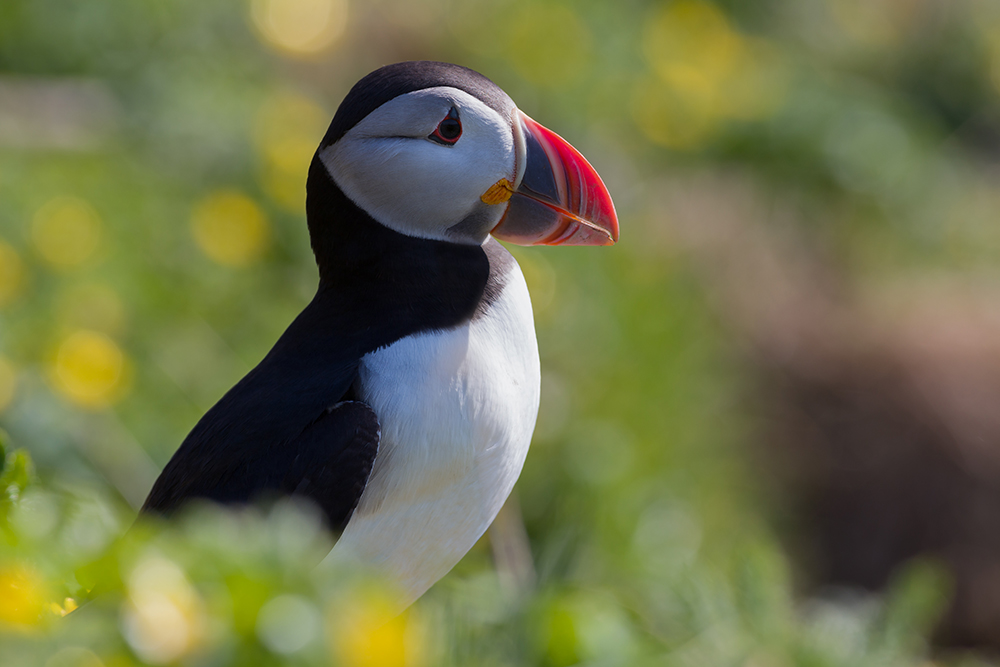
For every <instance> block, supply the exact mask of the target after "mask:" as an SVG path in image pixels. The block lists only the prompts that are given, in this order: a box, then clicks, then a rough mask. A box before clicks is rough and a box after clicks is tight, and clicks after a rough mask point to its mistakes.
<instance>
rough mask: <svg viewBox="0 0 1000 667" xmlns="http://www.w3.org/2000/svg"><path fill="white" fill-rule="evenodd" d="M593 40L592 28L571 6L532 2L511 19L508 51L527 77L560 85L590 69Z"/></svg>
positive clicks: (571, 80) (546, 84)
mask: <svg viewBox="0 0 1000 667" xmlns="http://www.w3.org/2000/svg"><path fill="white" fill-rule="evenodd" d="M591 41H592V40H591V35H590V30H589V29H588V28H587V26H586V24H584V22H583V20H582V19H581V18H580V17H579V16H578V15H577V13H576V12H574V11H573V10H572V9H571V8H570V7H568V6H565V5H533V6H531V7H525V8H524V9H523V10H522V11H521V12H520V13H519V14H518V15H517V17H516V18H515V19H514V20H513V21H512V23H511V33H510V37H509V47H508V48H507V49H506V53H507V55H508V56H509V57H510V59H511V60H512V62H513V65H514V68H515V69H516V70H517V71H518V73H519V74H520V75H521V76H523V77H524V78H525V79H527V80H528V81H530V82H532V83H534V84H536V85H539V86H548V87H557V86H563V85H566V84H571V83H574V82H576V81H578V80H580V79H581V78H582V77H583V76H584V75H585V74H586V73H587V71H588V69H589V66H590V61H591Z"/></svg>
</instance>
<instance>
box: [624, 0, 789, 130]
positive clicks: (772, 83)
mask: <svg viewBox="0 0 1000 667" xmlns="http://www.w3.org/2000/svg"><path fill="white" fill-rule="evenodd" d="M642 47H643V54H644V55H645V57H646V61H647V63H648V64H649V67H650V69H651V70H652V72H653V73H654V75H655V76H653V77H644V78H642V79H640V80H639V81H638V82H637V84H636V86H635V88H634V90H633V95H632V116H633V118H634V120H635V122H636V125H638V127H639V129H640V130H642V132H643V133H644V134H645V135H646V136H647V137H648V138H649V139H650V140H651V141H653V142H654V143H656V144H659V145H661V146H665V147H668V148H673V149H678V150H690V149H694V148H697V147H699V146H701V145H703V144H704V143H706V142H707V141H708V140H709V139H711V137H712V136H713V135H714V134H715V132H716V131H717V130H718V128H720V127H721V126H722V125H723V124H724V123H725V122H726V121H728V120H756V119H759V118H765V117H767V116H769V115H771V114H772V113H774V111H775V110H776V109H777V108H778V107H779V106H780V105H781V103H782V102H783V101H784V98H785V85H784V82H785V78H786V77H785V74H784V70H785V68H784V64H783V62H782V60H781V58H780V54H779V53H778V52H777V49H775V48H774V47H772V46H771V45H770V43H769V42H767V41H765V40H763V39H752V38H747V37H745V36H743V35H742V34H740V33H739V32H738V31H736V30H735V29H734V28H733V27H732V26H731V25H730V23H729V20H728V19H727V18H726V16H725V14H723V13H722V12H721V11H720V10H719V9H718V8H717V7H715V6H714V5H712V4H709V3H707V2H699V1H697V0H682V1H681V2H677V3H673V4H670V5H667V6H665V7H663V8H660V9H658V10H656V11H655V12H654V13H653V14H652V15H651V17H650V20H649V21H648V22H647V24H646V27H645V29H644V31H643V40H642Z"/></svg>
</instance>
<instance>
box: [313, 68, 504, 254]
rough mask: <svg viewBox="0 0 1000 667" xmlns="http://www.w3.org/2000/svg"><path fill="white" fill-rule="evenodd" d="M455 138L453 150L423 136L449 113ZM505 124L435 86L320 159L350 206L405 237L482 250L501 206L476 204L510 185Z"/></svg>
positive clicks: (374, 115)
mask: <svg viewBox="0 0 1000 667" xmlns="http://www.w3.org/2000/svg"><path fill="white" fill-rule="evenodd" d="M453 107H454V108H455V109H456V110H457V111H458V116H459V120H460V121H461V124H462V134H461V137H459V139H458V141H456V142H455V143H454V144H452V145H443V144H440V143H437V142H435V141H433V140H431V139H429V138H428V137H429V136H430V135H431V134H432V133H433V132H434V130H435V129H436V128H437V127H438V124H439V123H441V121H442V120H444V119H445V117H447V116H448V113H449V111H450V110H451V109H452V108H453ZM514 142H515V138H514V132H513V130H512V119H511V118H504V117H503V116H501V114H499V113H497V111H495V110H494V109H492V108H490V107H488V106H486V105H485V104H484V103H483V102H481V101H480V100H478V99H476V98H475V97H473V96H472V95H469V94H468V93H466V92H464V91H462V90H458V89H457V88H451V87H448V86H440V87H435V88H425V89H423V90H418V91H415V92H412V93H407V94H405V95H400V96H399V97H396V98H394V99H392V100H390V101H388V102H386V103H385V104H383V105H382V106H380V107H378V108H377V109H375V111H373V112H371V113H370V114H368V115H367V116H366V117H365V118H364V119H362V120H361V122H359V123H358V124H357V125H355V126H354V127H353V128H351V129H350V130H349V131H348V132H347V133H346V134H345V135H344V136H343V137H341V138H340V140H338V141H337V142H336V143H334V144H333V145H331V146H329V147H327V148H326V149H324V150H323V151H322V152H321V153H320V156H319V157H320V159H321V160H322V162H323V164H324V165H325V166H326V168H327V170H328V171H329V172H330V175H331V176H332V177H333V180H334V181H335V182H336V183H337V185H338V186H340V189H341V190H343V192H344V194H345V195H347V196H348V197H349V198H350V199H351V201H353V202H354V203H355V204H357V205H358V206H359V207H361V208H362V209H363V210H364V211H366V212H367V213H368V214H369V215H371V216H372V217H373V218H374V219H375V220H377V221H378V222H380V223H381V224H383V225H385V226H386V227H389V228H390V229H393V230H395V231H397V232H400V233H402V234H406V235H408V236H416V237H420V238H428V239H436V240H441V241H452V242H459V243H474V244H481V243H483V241H485V240H486V236H487V234H488V233H489V232H490V230H491V229H493V227H495V226H496V225H497V224H498V223H499V222H500V219H501V218H502V217H503V214H504V212H505V211H506V209H507V204H506V203H505V202H504V203H500V204H493V205H488V204H484V203H483V202H482V200H481V199H480V197H481V196H482V195H483V194H484V193H485V192H486V191H487V190H488V189H489V188H490V187H491V186H492V185H494V184H495V183H496V182H497V181H499V180H500V179H503V178H506V179H507V180H508V181H510V182H511V183H514V182H515V180H516V171H517V165H516V156H515V153H516V151H515V149H514Z"/></svg>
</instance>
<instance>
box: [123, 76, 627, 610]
mask: <svg viewBox="0 0 1000 667" xmlns="http://www.w3.org/2000/svg"><path fill="white" fill-rule="evenodd" d="M307 195H308V196H307V203H306V212H307V220H308V224H309V231H310V238H311V242H312V247H313V251H314V253H315V255H316V259H317V264H318V265H319V272H320V285H319V289H318V291H317V293H316V296H315V297H314V298H313V300H312V302H311V303H310V304H309V305H308V306H307V307H306V308H305V310H303V312H302V313H301V314H300V315H299V316H298V317H297V318H296V319H295V321H294V322H292V324H291V325H290V326H289V328H288V329H287V330H286V331H285V333H284V334H283V335H282V336H281V338H280V339H279V340H278V341H277V343H276V344H275V346H274V348H272V350H271V351H270V352H269V353H268V355H267V356H266V357H265V358H264V360H263V361H261V363H260V364H259V365H258V366H257V367H256V368H254V369H253V370H252V371H251V372H250V373H249V374H248V375H247V376H246V377H245V378H243V379H242V380H241V381H240V382H239V383H238V384H237V385H236V386H235V387H233V389H231V390H230V391H229V392H228V393H227V394H226V395H225V396H223V398H222V399H221V400H220V401H219V402H218V403H217V404H216V405H215V406H214V407H213V408H212V409H211V410H209V411H208V413H206V415H205V416H204V417H203V418H202V419H201V421H199V422H198V424H197V425H196V426H195V428H194V429H193V430H192V431H191V433H190V434H189V435H188V437H187V438H186V439H185V441H184V442H183V443H182V445H181V447H180V448H179V449H178V450H177V452H176V453H175V454H174V456H173V458H172V459H171V460H170V462H169V463H168V464H167V466H166V467H165V468H164V471H163V473H162V474H161V475H160V477H159V479H158V480H157V481H156V483H155V484H154V486H153V489H152V491H151V492H150V495H149V497H148V498H147V500H146V503H145V505H144V506H143V511H147V512H154V513H160V514H169V513H171V512H173V511H174V510H176V509H177V508H178V507H180V506H181V505H182V504H183V503H184V502H186V501H187V500H190V499H193V498H205V499H209V500H214V501H217V502H223V503H234V502H235V503H242V502H247V501H251V500H255V499H259V498H267V497H269V496H270V497H273V496H281V495H296V496H302V497H305V498H308V499H310V500H311V501H313V502H314V503H316V505H318V507H319V508H320V510H321V511H322V513H323V516H324V518H325V520H326V522H327V524H328V526H329V527H330V528H332V529H334V530H336V531H342V533H341V536H340V539H339V540H338V542H337V543H336V545H335V547H334V549H333V551H332V553H331V556H330V558H331V559H334V560H339V559H360V560H362V561H363V562H366V563H368V564H371V565H374V566H376V567H379V568H381V569H383V570H384V571H385V572H386V573H387V574H388V575H389V576H390V577H391V578H392V579H393V580H394V581H395V583H396V584H397V586H398V587H399V589H400V590H401V591H402V593H403V598H404V599H403V600H402V603H403V604H409V602H412V601H413V600H414V599H416V598H417V597H419V596H420V595H421V594H422V593H423V592H424V591H425V590H426V589H427V588H429V587H430V586H431V585H432V584H433V583H434V582H435V581H437V580H438V579H439V578H440V577H442V576H443V575H444V574H446V573H447V572H448V571H449V570H450V569H451V568H452V566H454V565H455V563H457V562H458V561H459V560H460V559H461V557H462V556H463V555H464V554H465V553H466V552H467V551H468V550H469V548H471V547H472V545H473V544H474V543H475V542H476V540H478V539H479V538H480V537H481V536H482V534H483V533H484V532H485V530H486V529H487V528H488V527H489V525H490V523H491V522H492V521H493V518H494V517H495V516H496V514H497V512H498V511H499V510H500V507H501V506H502V505H503V503H504V501H505V499H506V498H507V496H508V494H509V493H510V491H511V489H512V487H513V485H514V482H515V481H516V480H517V477H518V475H519V474H520V471H521V466H522V464H523V463H524V458H525V455H526V454H527V451H528V445H529V443H530V441H531V434H532V431H533V429H534V424H535V417H536V414H537V411H538V402H539V384H540V379H539V378H540V375H539V361H538V349H537V344H536V342H535V333H534V324H533V320H532V313H531V302H530V299H529V296H528V290H527V287H526V285H525V282H524V278H523V276H522V274H521V271H520V268H519V267H518V265H517V263H516V261H515V260H514V258H513V257H512V256H511V255H510V254H509V253H508V252H507V251H506V249H504V248H503V246H501V245H500V244H499V243H498V242H497V241H496V240H494V238H491V235H492V237H496V238H500V239H502V240H507V241H510V242H514V243H520V244H526V245H534V244H549V245H555V244H566V245H574V244H576V245H610V244H612V243H614V242H615V241H616V240H617V237H618V224H617V218H616V217H615V213H614V207H613V204H612V203H611V198H610V195H608V193H607V190H606V188H605V187H604V185H603V183H601V181H600V178H599V177H598V176H597V173H596V172H595V171H594V170H593V168H592V167H590V165H589V164H588V163H587V162H586V160H584V159H583V157H582V156H581V155H580V154H579V153H578V152H576V151H575V149H573V148H572V147H571V146H570V145H569V144H568V143H566V142H565V141H564V140H562V139H561V138H559V137H558V136H557V135H555V134H554V133H552V132H551V131H549V130H547V129H545V128H544V127H542V126H541V125H539V124H537V123H536V122H535V121H533V120H531V119H530V118H528V117H527V116H526V115H524V114H523V113H522V112H520V111H519V110H518V109H517V107H516V106H515V105H514V103H513V102H512V101H511V100H510V98H509V97H508V96H507V95H506V94H505V93H504V92H503V91H502V90H501V89H500V88H499V87H497V86H496V85H495V84H493V83H492V82H491V81H490V80H489V79H487V78H486V77H483V76H482V75H480V74H478V73H476V72H473V71H472V70H468V69H465V68H463V67H459V66H456V65H449V64H445V63H434V62H409V63H398V64H396V65H389V66H387V67H383V68H382V69H379V70H376V71H375V72H373V73H371V74H369V75H368V76H366V77H365V78H364V79H362V80H361V81H359V82H358V83H357V84H356V85H355V86H354V88H352V90H351V91H350V93H348V95H347V97H346V98H345V100H344V102H343V103H342V104H341V106H340V108H339V109H338V111H337V113H336V115H335V116H334V119H333V121H332V123H331V125H330V128H329V130H328V131H327V134H326V136H325V137H324V138H323V140H322V142H321V143H320V146H319V148H318V150H317V152H316V155H315V156H314V158H313V161H312V164H311V165H310V170H309V177H308V181H307Z"/></svg>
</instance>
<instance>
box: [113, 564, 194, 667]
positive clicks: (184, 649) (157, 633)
mask: <svg viewBox="0 0 1000 667" xmlns="http://www.w3.org/2000/svg"><path fill="white" fill-rule="evenodd" d="M127 583H128V600H127V602H126V603H125V604H124V605H123V610H122V633H123V634H124V636H125V638H126V640H128V643H129V644H130V645H131V646H132V648H133V649H134V650H135V652H136V653H137V654H138V655H139V657H140V658H142V659H143V660H145V661H146V662H150V663H153V664H156V665H163V664H167V663H170V662H174V661H176V660H178V659H179V658H182V657H183V656H185V655H187V654H188V653H190V652H191V651H192V650H193V649H194V648H196V647H197V646H198V645H199V644H200V643H201V641H202V639H203V634H204V633H203V630H204V621H205V618H204V611H203V605H202V602H201V599H200V598H199V597H198V593H197V592H196V591H195V590H194V588H193V587H192V586H191V584H190V582H189V581H188V579H187V577H186V576H185V574H184V572H183V571H182V570H181V569H180V567H178V566H177V565H176V564H175V563H174V562H173V561H170V560H168V559H166V558H163V557H161V556H147V557H146V558H145V559H143V560H142V561H141V562H140V563H139V564H138V565H137V566H136V567H135V568H134V569H133V570H132V572H131V573H130V574H129V577H128V582H127Z"/></svg>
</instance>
